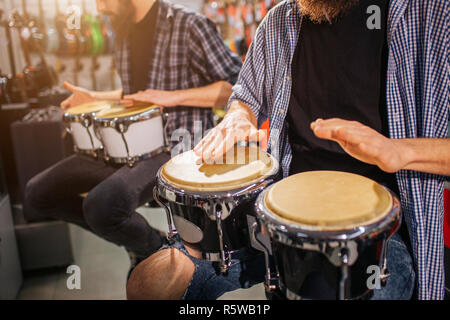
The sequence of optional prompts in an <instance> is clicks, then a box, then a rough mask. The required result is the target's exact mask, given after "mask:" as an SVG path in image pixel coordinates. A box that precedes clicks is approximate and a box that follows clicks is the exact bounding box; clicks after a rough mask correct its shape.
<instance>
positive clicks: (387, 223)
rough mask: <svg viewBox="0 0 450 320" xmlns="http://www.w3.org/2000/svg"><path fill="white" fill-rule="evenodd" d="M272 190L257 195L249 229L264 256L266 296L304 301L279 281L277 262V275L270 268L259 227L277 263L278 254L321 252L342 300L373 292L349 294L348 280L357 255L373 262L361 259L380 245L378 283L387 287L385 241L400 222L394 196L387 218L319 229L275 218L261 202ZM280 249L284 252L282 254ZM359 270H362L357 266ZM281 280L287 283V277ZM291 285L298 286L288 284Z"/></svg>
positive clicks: (387, 274) (368, 290) (366, 290)
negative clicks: (347, 227)
mask: <svg viewBox="0 0 450 320" xmlns="http://www.w3.org/2000/svg"><path fill="white" fill-rule="evenodd" d="M272 187H273V186H272ZM272 187H269V188H268V189H266V190H264V191H263V192H262V193H261V194H260V195H259V196H258V200H257V203H256V212H257V218H258V221H257V222H256V223H255V224H254V225H253V226H252V228H251V236H252V238H253V239H255V240H256V242H258V243H259V244H260V246H261V249H263V250H262V251H263V252H264V253H265V255H266V256H267V258H266V272H267V274H266V282H265V287H266V291H267V292H268V293H270V292H272V291H274V290H276V289H280V290H281V291H282V292H284V294H285V297H286V298H287V299H292V300H297V299H302V298H303V297H302V296H300V295H299V294H298V293H296V292H293V291H292V290H291V289H290V288H289V283H288V284H286V283H284V282H283V281H282V280H281V278H279V272H280V270H279V263H278V264H277V271H278V273H277V274H275V273H274V272H273V271H272V270H271V269H270V264H269V259H268V257H269V252H268V249H267V248H265V246H264V245H263V244H262V243H260V242H259V241H258V240H257V238H256V235H257V233H260V232H261V230H260V229H261V226H264V227H265V229H266V230H267V231H268V233H269V235H270V237H271V240H272V251H273V252H276V251H277V250H278V251H279V253H278V260H279V259H280V256H279V254H282V253H284V254H288V253H289V252H291V253H292V252H293V251H292V250H297V251H295V252H297V253H299V252H317V253H320V255H323V256H324V257H325V258H326V261H328V262H329V263H330V264H331V265H333V266H334V267H336V268H337V270H339V271H340V272H339V273H340V275H338V274H336V276H337V277H338V278H337V288H336V289H337V291H336V296H337V298H338V299H341V300H343V299H359V298H365V297H368V295H369V294H370V293H371V291H372V290H370V289H369V288H367V287H366V289H365V290H363V291H364V292H361V291H358V290H362V289H358V290H355V291H354V292H353V295H352V294H351V292H350V291H349V287H348V286H349V283H350V282H349V281H351V280H350V273H351V267H352V266H353V265H355V264H356V263H357V261H358V259H359V258H360V255H363V256H362V258H363V259H366V260H367V261H372V260H371V259H373V257H372V258H370V257H369V258H368V257H367V256H364V254H365V252H364V250H366V249H367V248H369V247H374V246H376V245H377V243H379V244H381V245H382V246H381V253H380V255H379V260H378V265H379V267H380V272H381V274H380V280H381V285H382V286H385V285H386V281H387V279H388V277H389V272H388V269H387V248H388V242H389V240H390V239H391V237H392V236H393V234H395V232H396V231H397V230H398V229H399V227H400V223H401V212H400V203H399V200H398V199H397V198H396V197H394V196H392V200H391V201H392V209H391V211H390V212H389V213H388V214H387V216H385V217H383V218H382V219H381V220H380V221H377V222H372V223H370V224H368V225H362V226H359V227H355V228H353V229H350V230H341V231H333V230H320V229H317V228H314V227H309V226H307V225H299V224H296V223H294V222H292V221H290V220H286V219H281V220H280V218H278V216H276V215H274V214H273V213H272V212H271V211H270V210H269V209H268V208H267V207H266V206H265V204H264V199H265V197H266V195H267V193H268V192H269V191H270V189H271V188H272ZM383 188H384V187H383ZM384 189H385V190H386V192H389V193H390V194H391V195H392V192H390V191H389V190H388V189H387V188H384ZM288 248H293V249H288ZM280 250H287V251H285V252H281V251H280ZM298 250H300V251H298ZM280 252H281V253H280ZM369 255H370V253H369ZM284 257H286V255H284ZM275 261H277V258H275ZM372 262H373V261H372ZM372 264H374V263H371V264H370V265H372ZM359 267H360V268H361V265H360V264H359ZM363 267H364V265H363ZM283 272H284V273H286V272H293V271H286V270H283ZM364 272H365V270H364ZM288 276H289V277H293V274H292V273H290V274H288V275H286V274H285V275H284V277H288ZM300 276H301V275H300ZM295 277H299V275H298V274H296V276H295ZM283 280H284V281H286V278H285V279H283ZM291 281H292V280H291ZM277 282H278V283H277ZM291 285H298V284H295V283H294V284H292V283H291Z"/></svg>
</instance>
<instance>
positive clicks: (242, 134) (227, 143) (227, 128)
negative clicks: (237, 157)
mask: <svg viewBox="0 0 450 320" xmlns="http://www.w3.org/2000/svg"><path fill="white" fill-rule="evenodd" d="M265 137H266V133H265V131H264V130H258V129H257V128H256V127H255V125H254V124H253V122H252V121H250V119H249V118H248V116H247V115H246V113H245V112H239V111H237V112H236V111H235V112H229V113H227V115H226V116H225V118H224V119H223V120H222V122H221V123H220V124H219V125H218V126H217V127H215V128H213V129H211V131H210V132H209V133H208V134H207V135H206V137H204V138H203V139H202V141H200V143H199V144H198V145H197V146H196V147H195V148H194V153H195V154H196V155H197V156H199V157H200V158H201V159H202V160H203V161H204V162H206V163H214V162H221V161H222V160H223V155H224V154H225V153H226V152H227V151H228V150H230V149H231V148H233V147H234V145H235V144H236V143H237V142H239V141H255V142H261V141H262V140H264V139H265Z"/></svg>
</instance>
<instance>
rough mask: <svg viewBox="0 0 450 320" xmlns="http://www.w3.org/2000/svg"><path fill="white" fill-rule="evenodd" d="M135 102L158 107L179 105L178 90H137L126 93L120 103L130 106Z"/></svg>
mask: <svg viewBox="0 0 450 320" xmlns="http://www.w3.org/2000/svg"><path fill="white" fill-rule="evenodd" d="M137 102H147V103H150V104H156V105H158V106H160V107H175V106H178V105H180V94H179V92H178V91H164V90H152V89H148V90H145V91H139V92H138V93H135V94H130V95H126V96H124V97H123V99H122V101H121V103H122V104H123V105H125V106H126V107H132V106H134V105H135V104H136V103H137Z"/></svg>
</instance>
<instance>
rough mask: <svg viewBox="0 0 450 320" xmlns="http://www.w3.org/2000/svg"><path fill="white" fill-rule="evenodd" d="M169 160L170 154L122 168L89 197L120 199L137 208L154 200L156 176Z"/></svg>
mask: <svg viewBox="0 0 450 320" xmlns="http://www.w3.org/2000/svg"><path fill="white" fill-rule="evenodd" d="M169 159H170V154H168V153H161V154H159V155H156V156H154V157H152V158H150V159H146V160H142V161H139V162H137V163H136V164H135V165H134V166H133V167H129V166H127V165H125V166H122V167H121V168H120V169H118V170H117V171H115V172H114V173H113V174H112V175H111V176H109V177H108V178H107V179H105V180H104V181H102V182H101V183H100V184H99V185H98V186H96V187H95V188H94V189H93V190H92V191H91V192H90V194H89V197H90V198H91V199H92V198H97V199H100V198H104V197H105V195H108V198H109V200H111V201H112V202H117V201H119V199H120V201H121V202H124V203H127V204H129V205H131V206H135V208H137V207H138V206H140V205H142V204H144V203H146V202H148V201H149V200H151V199H152V197H153V187H154V186H155V182H156V174H157V172H158V170H159V168H160V167H161V166H162V165H163V164H164V163H166V162H167V161H168V160H169ZM116 200H117V201H116ZM135 208H134V209H135Z"/></svg>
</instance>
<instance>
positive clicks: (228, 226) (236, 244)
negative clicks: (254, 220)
mask: <svg viewBox="0 0 450 320" xmlns="http://www.w3.org/2000/svg"><path fill="white" fill-rule="evenodd" d="M253 203H254V199H253V201H252V200H250V199H249V200H247V201H244V202H242V203H241V204H239V205H238V206H237V207H235V208H234V209H232V211H231V213H230V215H229V216H228V217H226V219H224V220H222V233H223V243H224V250H225V251H235V250H240V249H242V248H245V247H249V246H250V236H249V231H248V223H247V215H250V216H254V215H255V214H254V206H253ZM169 208H170V210H171V213H172V215H174V216H178V217H181V218H183V219H185V220H187V221H189V222H190V223H193V224H195V225H196V226H197V227H198V228H199V229H200V230H201V232H202V233H203V238H202V240H201V241H200V242H197V243H191V242H188V241H186V240H185V239H183V235H182V234H180V237H181V238H182V239H183V241H184V242H185V243H187V244H188V245H189V246H190V247H192V248H194V249H196V250H198V251H201V252H215V253H216V252H220V244H219V233H218V230H217V221H215V220H212V219H210V218H209V217H208V215H207V213H206V211H205V210H204V209H203V208H200V207H193V206H191V207H188V206H185V205H182V204H178V203H175V202H170V203H169ZM174 220H175V221H174V222H175V227H176V228H177V229H179V228H178V226H177V222H176V218H175V219H174Z"/></svg>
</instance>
